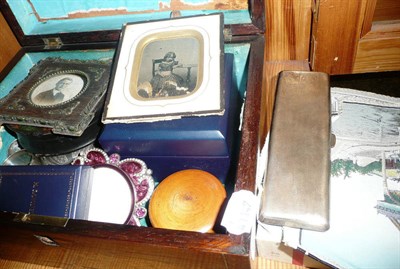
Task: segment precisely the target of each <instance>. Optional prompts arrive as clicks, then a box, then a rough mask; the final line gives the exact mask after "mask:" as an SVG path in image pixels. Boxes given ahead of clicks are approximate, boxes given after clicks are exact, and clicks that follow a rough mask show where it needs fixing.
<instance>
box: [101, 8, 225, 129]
mask: <svg viewBox="0 0 400 269" xmlns="http://www.w3.org/2000/svg"><path fill="white" fill-rule="evenodd" d="M222 29H223V15H222V13H214V14H210V15H200V16H191V17H181V18H173V19H169V20H160V21H148V22H144V23H131V24H126V25H125V26H124V28H123V31H122V35H121V40H120V44H119V47H118V51H117V54H116V59H115V63H114V67H113V71H112V73H113V74H112V79H111V82H110V86H109V88H110V89H109V92H108V96H107V100H106V106H105V109H104V112H103V119H102V120H103V123H106V124H107V123H115V122H122V123H130V122H146V121H148V122H151V121H159V120H166V119H176V118H181V117H184V116H195V115H198V116H200V115H222V114H223V113H224V100H223V87H222V86H221V84H222V81H223V78H222V76H221V74H222V71H223V70H222V69H223V67H222V66H223V65H222V57H223V40H222V39H223V38H222Z"/></svg>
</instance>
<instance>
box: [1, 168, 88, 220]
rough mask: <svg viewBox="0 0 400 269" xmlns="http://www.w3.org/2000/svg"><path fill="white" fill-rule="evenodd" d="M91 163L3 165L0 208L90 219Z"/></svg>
mask: <svg viewBox="0 0 400 269" xmlns="http://www.w3.org/2000/svg"><path fill="white" fill-rule="evenodd" d="M92 173H93V168H92V167H90V166H72V165H70V166H44V165H32V166H0V210H1V211H8V212H21V213H27V214H28V213H29V214H36V215H45V216H52V217H62V218H72V219H87V216H88V208H89V201H90V189H91V184H92Z"/></svg>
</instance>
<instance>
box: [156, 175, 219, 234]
mask: <svg viewBox="0 0 400 269" xmlns="http://www.w3.org/2000/svg"><path fill="white" fill-rule="evenodd" d="M225 198H226V191H225V188H224V186H223V185H222V183H221V182H220V181H219V180H218V178H216V177H215V176H214V175H212V174H210V173H208V172H205V171H202V170H197V169H188V170H182V171H179V172H176V173H173V174H172V175H170V176H168V177H167V178H165V179H164V180H163V181H162V182H161V183H160V184H159V185H158V187H157V188H156V189H155V191H154V193H153V196H152V198H151V200H150V204H149V217H150V221H151V224H152V225H153V227H156V228H165V229H172V230H182V231H196V232H202V233H205V232H212V228H213V226H214V224H215V221H216V219H217V216H218V213H219V211H220V209H221V205H222V204H223V202H224V200H225Z"/></svg>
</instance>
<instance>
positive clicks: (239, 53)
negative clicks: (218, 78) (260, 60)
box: [225, 44, 250, 98]
mask: <svg viewBox="0 0 400 269" xmlns="http://www.w3.org/2000/svg"><path fill="white" fill-rule="evenodd" d="M249 52H250V44H227V45H225V53H233V55H234V60H233V66H234V71H233V79H234V81H235V83H236V87H237V89H238V90H239V93H240V96H241V97H242V98H243V97H244V95H245V91H246V86H247V67H248V64H247V61H248V56H249Z"/></svg>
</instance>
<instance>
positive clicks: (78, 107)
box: [0, 58, 111, 136]
mask: <svg viewBox="0 0 400 269" xmlns="http://www.w3.org/2000/svg"><path fill="white" fill-rule="evenodd" d="M110 66H111V62H110V61H107V62H105V61H96V60H90V61H83V60H66V59H61V58H46V59H43V60H41V61H39V62H38V63H37V64H36V65H35V66H33V67H32V68H31V69H30V71H29V74H28V76H27V77H26V78H25V79H24V80H23V81H21V82H20V83H19V84H18V85H17V86H15V87H14V89H12V90H11V91H10V92H9V94H8V95H6V96H5V97H4V98H2V99H0V122H1V123H6V124H18V125H25V126H35V127H46V128H51V129H52V131H53V133H55V134H63V135H71V136H80V135H81V134H82V133H83V131H84V130H85V128H86V127H87V126H88V125H89V123H90V122H91V120H92V119H93V117H94V112H95V110H96V109H97V107H98V106H99V104H100V101H101V100H104V95H105V92H106V90H107V85H108V80H109V75H110Z"/></svg>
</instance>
